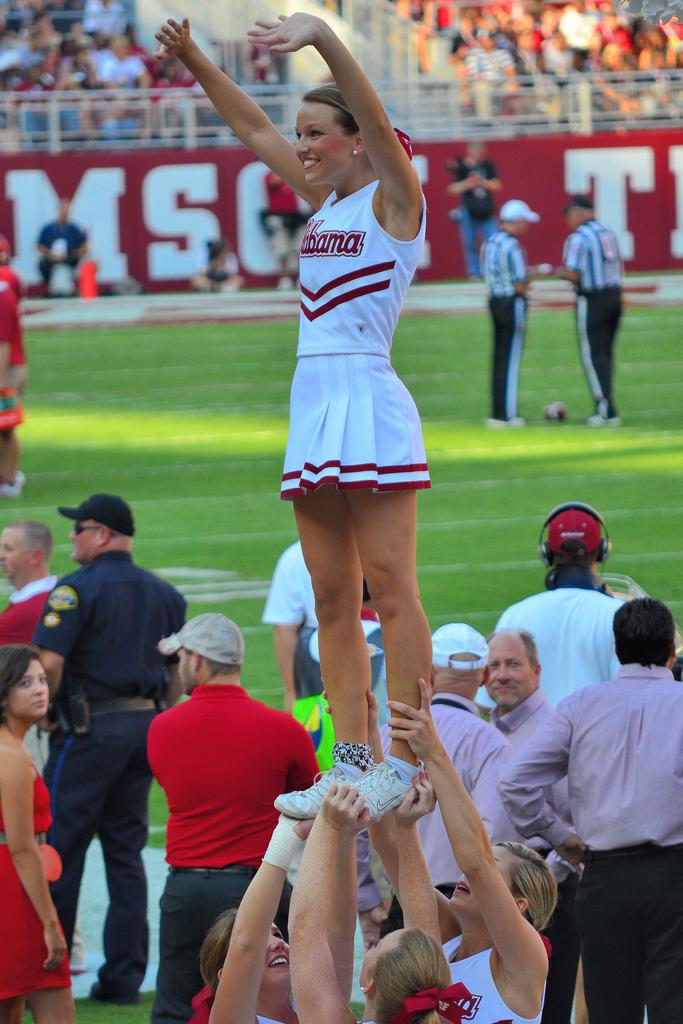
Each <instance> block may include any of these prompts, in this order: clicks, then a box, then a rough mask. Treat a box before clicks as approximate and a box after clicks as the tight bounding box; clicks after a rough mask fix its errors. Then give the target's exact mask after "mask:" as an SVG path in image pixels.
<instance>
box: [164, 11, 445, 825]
mask: <svg viewBox="0 0 683 1024" xmlns="http://www.w3.org/2000/svg"><path fill="white" fill-rule="evenodd" d="M156 38H157V40H158V41H159V43H160V44H161V51H160V56H165V55H166V53H169V54H172V55H173V56H176V57H178V58H179V59H180V60H181V61H182V62H183V64H184V65H185V66H186V67H187V69H188V71H190V72H191V73H192V74H193V75H194V76H195V78H196V79H197V81H198V82H199V83H200V85H201V86H202V88H203V89H204V91H205V93H206V95H207V96H208V97H209V99H210V100H211V102H212V103H213V105H214V107H215V108H216V110H217V112H218V113H219V115H220V116H221V117H222V118H223V120H224V121H225V123H226V124H227V125H228V127H229V128H230V129H231V130H232V131H233V132H234V134H235V135H236V136H237V137H238V138H239V139H240V140H241V142H242V143H243V144H244V145H245V146H246V147H248V148H249V149H250V150H252V152H253V153H254V154H255V155H256V156H257V157H258V158H259V159H260V160H262V161H263V162H264V163H265V164H266V165H267V166H268V167H269V168H270V169H271V170H272V171H274V172H275V173H276V174H278V175H279V176H280V177H281V178H283V179H284V181H286V182H287V184H288V185H290V186H291V188H292V189H294V191H295V192H296V193H297V194H298V195H299V196H301V197H302V199H304V200H305V201H306V202H307V203H309V204H310V205H311V206H312V207H313V209H314V210H315V211H316V212H315V213H314V214H313V216H312V217H311V220H310V221H309V224H308V228H307V231H306V235H305V237H304V240H303V244H302V248H301V261H300V279H301V317H300V327H299V345H298V351H297V366H296V371H295V374H294V380H293V383H292V390H291V404H290V425H289V437H288V441H287V451H286V455H285V465H284V472H283V474H282V486H281V495H282V497H283V498H287V499H291V500H292V501H293V504H294V512H295V516H296V523H297V528H298V531H299V537H300V539H301V545H302V548H303V553H304V558H305V560H306V565H307V566H308V569H309V572H310V574H311V578H312V582H313V589H314V592H315V599H316V614H317V617H318V622H319V631H320V632H319V638H320V662H321V670H322V676H323V679H324V681H325V686H326V689H327V693H328V695H329V698H330V704H331V705H332V708H333V719H334V728H335V736H336V740H337V742H336V744H335V748H334V758H335V764H334V766H333V767H332V768H331V769H330V771H329V772H326V773H325V774H324V775H323V776H322V777H321V778H320V780H319V781H318V782H317V783H316V784H315V785H314V786H313V787H312V788H311V789H309V790H306V791H304V792H299V793H288V794H285V795H284V796H282V797H279V798H278V800H277V801H276V806H277V807H278V809H279V810H280V811H282V812H283V813H285V814H287V815H289V816H290V817H297V818H308V817H313V816H314V815H315V814H316V813H317V811H318V809H319V807H320V805H321V803H322V800H323V798H324V796H325V793H326V792H327V790H328V789H329V786H330V784H331V783H332V782H333V781H334V782H336V783H338V784H344V783H346V784H351V785H354V786H356V787H357V788H358V789H359V790H360V792H361V794H362V796H363V797H364V799H365V800H366V802H367V806H368V808H369V811H370V814H371V816H372V817H373V818H378V817H381V815H382V814H383V813H384V812H385V811H387V810H389V809H390V808H393V807H396V806H398V804H400V803H401V801H402V800H403V798H404V796H405V794H406V793H407V792H408V790H409V789H410V785H411V779H412V777H413V775H414V774H415V768H414V766H415V764H416V759H415V757H414V755H413V754H412V752H411V750H410V748H409V747H408V745H407V743H405V742H404V741H403V740H397V741H395V742H394V743H392V749H391V756H390V757H389V758H388V760H387V761H385V762H383V763H382V764H381V765H377V766H376V765H374V763H373V760H372V754H371V751H370V747H369V745H368V735H367V707H366V701H365V692H366V690H367V689H368V687H369V685H370V664H369V658H368V651H367V644H366V642H365V638H364V634H363V630H362V628H361V623H360V606H361V595H362V580H363V576H365V579H366V580H367V583H368V587H369V589H370V593H371V594H372V596H373V602H374V604H375V606H376V608H377V611H378V613H379V617H380V621H381V624H382V634H383V637H384V649H385V654H386V667H387V682H388V689H389V695H390V697H391V698H393V699H394V700H397V701H402V702H403V703H405V704H409V705H412V706H413V707H417V706H419V693H418V686H417V680H418V679H419V678H420V677H422V678H428V677H429V676H428V674H429V671H430V666H431V637H430V631H429V626H428V624H427V620H426V618H425V615H424V612H423V610H422V606H421V604H420V598H419V593H418V587H417V578H416V568H415V557H416V554H415V539H416V504H417V502H416V492H417V490H419V489H421V488H426V487H429V486H430V483H429V472H428V467H427V463H426V458H425V451H424V445H423V441H422V432H421V428H420V421H419V417H418V413H417V410H416V408H415V403H414V402H413V400H412V398H411V396H410V394H409V393H408V391H407V389H406V388H405V386H404V385H403V384H402V382H401V381H400V380H399V378H398V377H397V375H396V373H395V371H394V370H393V368H392V366H391V362H390V350H391V342H392V336H393V333H394V330H395V327H396V323H397V321H398V317H399V314H400V311H401V306H402V304H403V301H404V298H405V294H406V291H407V289H408V285H409V284H410V281H411V279H412V277H413V274H414V273H415V268H416V266H417V263H418V260H419V257H420V254H421V252H422V247H423V244H424V236H425V218H426V207H425V200H424V196H423V195H422V189H421V187H420V183H419V181H418V177H417V173H416V171H415V169H414V167H413V165H412V163H411V161H410V158H409V157H410V140H409V139H408V138H407V136H404V135H403V133H401V132H398V131H395V130H394V128H393V127H392V125H391V122H390V121H389V118H388V116H387V114H386V111H385V110H384V107H383V106H382V103H381V101H380V99H379V97H378V96H377V94H376V92H375V90H374V89H373V87H372V85H371V84H370V82H369V80H368V79H367V77H366V76H365V74H364V73H363V71H362V69H361V67H360V66H359V64H357V62H356V61H355V60H354V58H353V57H352V56H351V54H350V53H349V51H348V50H347V49H346V47H345V46H344V45H343V43H342V42H341V41H340V40H339V39H338V37H337V36H336V35H335V33H334V32H333V31H332V30H331V29H330V28H329V26H328V25H327V24H326V23H325V22H324V21H322V20H321V19H320V18H316V17H313V16H310V15H307V14H294V15H292V16H291V17H288V18H280V20H279V21H278V22H275V23H270V22H257V23H256V27H255V28H254V29H253V30H252V31H251V32H250V33H249V38H250V41H251V42H258V43H261V44H263V45H266V46H268V47H270V49H271V50H272V51H273V52H274V53H293V52H295V51H297V50H300V49H302V48H303V47H305V46H312V47H313V48H314V49H316V50H317V51H318V53H319V54H320V56H321V57H322V58H323V60H324V61H325V63H326V64H327V66H328V68H329V70H330V73H331V75H332V77H333V78H334V81H335V84H334V85H324V86H321V87H319V88H315V89H312V90H311V91H310V92H307V93H306V94H305V95H304V97H303V101H302V104H301V107H300V109H299V112H298V115H297V119H296V142H295V143H294V144H292V143H290V142H288V141H287V140H286V139H285V138H284V137H283V136H282V135H281V134H280V132H279V131H278V130H277V129H276V128H275V126H274V125H273V124H272V122H271V121H270V120H269V119H268V117H267V116H266V114H265V113H264V112H263V111H262V110H261V108H260V107H258V106H257V104H256V103H254V102H253V101H252V100H251V99H250V98H249V97H248V96H247V95H246V94H245V93H244V92H243V91H242V90H241V89H240V88H239V86H237V85H236V84H235V83H234V82H233V81H231V80H230V79H229V78H228V77H227V76H226V75H225V74H224V73H223V72H222V71H220V70H219V69H218V68H217V67H216V66H215V65H214V64H213V62H212V61H211V60H209V58H208V57H207V56H206V55H205V54H204V53H203V52H202V51H201V50H200V48H199V47H198V46H197V44H196V43H195V42H194V41H193V39H192V38H191V36H190V26H189V22H188V20H187V19H186V18H185V19H183V21H182V23H179V22H177V21H175V20H173V19H169V20H168V21H167V22H166V24H164V25H163V26H162V28H161V29H160V31H159V33H158V34H157V37H156Z"/></svg>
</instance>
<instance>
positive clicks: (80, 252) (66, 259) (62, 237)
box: [38, 199, 88, 294]
mask: <svg viewBox="0 0 683 1024" xmlns="http://www.w3.org/2000/svg"><path fill="white" fill-rule="evenodd" d="M70 209H71V203H70V202H69V200H68V199H60V200H59V210H58V212H57V220H55V221H52V222H51V223H50V224H46V225H45V227H44V228H42V230H41V232H40V234H39V236H38V252H39V254H40V260H39V262H38V270H39V271H40V276H41V277H42V279H43V283H44V285H45V293H46V294H49V291H50V280H51V278H52V274H53V273H54V270H55V267H57V266H58V265H60V264H62V265H64V266H68V267H70V268H71V271H72V272H73V271H75V270H76V267H77V266H78V263H79V261H80V260H81V258H82V257H83V256H84V255H85V253H86V251H87V248H88V239H87V236H86V234H85V232H84V231H83V230H82V229H81V228H79V227H78V226H77V225H76V224H72V223H71V221H70V220H69V212H70Z"/></svg>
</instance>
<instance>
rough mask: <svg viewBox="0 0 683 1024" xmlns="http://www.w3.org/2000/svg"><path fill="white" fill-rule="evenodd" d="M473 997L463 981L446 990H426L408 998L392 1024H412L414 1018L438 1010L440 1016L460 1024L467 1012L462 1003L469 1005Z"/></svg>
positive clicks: (392, 1019)
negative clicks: (428, 1011) (419, 1014)
mask: <svg viewBox="0 0 683 1024" xmlns="http://www.w3.org/2000/svg"><path fill="white" fill-rule="evenodd" d="M471 997H472V993H471V992H470V990H469V989H468V988H466V986H465V985H463V983H462V982H461V981H458V982H456V984H455V985H449V986H448V988H444V989H438V988H426V989H424V991H423V992H416V993H415V994H414V995H412V996H406V998H405V999H404V1000H403V1009H401V1010H399V1011H398V1013H397V1014H396V1016H395V1017H392V1018H391V1024H410V1022H411V1021H412V1019H413V1017H415V1016H416V1015H417V1014H418V1013H426V1012H427V1010H436V1012H437V1013H438V1014H439V1016H441V1017H445V1018H446V1020H450V1021H451V1022H452V1024H460V1021H461V1020H462V1018H463V1014H464V1013H465V1010H466V1005H465V1006H460V1003H461V1002H464V1003H465V1004H467V1002H468V1001H469V1000H470V999H471Z"/></svg>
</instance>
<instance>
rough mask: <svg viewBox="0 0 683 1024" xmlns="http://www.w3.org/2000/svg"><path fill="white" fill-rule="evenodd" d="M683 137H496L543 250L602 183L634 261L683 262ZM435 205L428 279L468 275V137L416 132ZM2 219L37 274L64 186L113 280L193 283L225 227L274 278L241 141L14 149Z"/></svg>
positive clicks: (545, 252)
mask: <svg viewBox="0 0 683 1024" xmlns="http://www.w3.org/2000/svg"><path fill="white" fill-rule="evenodd" d="M682 143H683V140H682V138H681V135H680V133H677V132H673V131H665V130H662V131H650V132H637V133H635V132H634V133H628V134H623V135H592V136H587V137H582V136H558V137H555V136H553V137H545V138H534V139H510V140H505V141H495V142H491V143H490V144H489V146H488V156H489V157H490V158H491V159H492V160H493V161H494V163H495V164H496V166H497V168H498V173H499V177H500V179H501V181H502V191H501V192H500V193H499V197H498V198H499V200H500V202H502V201H504V200H506V199H511V198H519V199H524V200H525V201H526V202H528V203H529V205H530V206H531V207H532V209H534V210H536V211H538V213H540V215H541V222H540V224H538V225H533V226H532V227H531V230H530V231H529V234H528V235H527V236H526V239H525V245H526V248H527V252H528V255H529V259H530V261H531V262H532V263H535V262H549V263H553V264H557V263H559V261H560V259H561V254H562V245H563V240H564V238H565V236H566V233H567V232H566V228H565V225H564V219H563V216H562V208H563V205H564V203H565V202H566V199H567V196H568V194H569V193H571V192H592V194H593V196H594V198H595V203H596V210H597V215H598V217H599V218H600V219H601V220H604V221H605V222H606V223H607V224H609V225H610V226H611V227H612V228H614V229H615V231H616V232H617V235H618V237H619V241H620V244H621V249H622V253H623V255H624V258H625V261H626V268H627V269H628V270H639V271H644V270H672V269H676V268H679V269H680V268H683V144H682ZM414 150H415V164H416V166H417V168H418V170H419V173H420V175H421V177H422V180H423V183H424V190H425V193H426V196H427V203H428V206H429V220H428V227H427V246H426V249H425V254H424V258H423V261H422V265H421V267H420V270H419V279H420V280H423V281H436V280H443V279H448V278H453V277H460V276H463V275H464V266H463V258H462V249H461V245H460V241H459V238H458V228H457V222H455V221H453V220H452V219H449V218H448V211H449V209H452V208H453V207H454V206H455V202H454V200H453V198H452V197H449V196H448V195H447V193H446V186H447V184H448V182H449V180H450V176H449V173H448V171H447V170H446V168H445V164H446V162H447V161H448V160H449V159H451V158H452V157H453V156H455V155H457V154H462V153H463V152H464V144H463V143H462V142H452V143H420V142H419V141H416V142H415V143H414ZM0 173H1V174H2V193H1V195H0V231H1V232H3V233H4V234H6V235H7V236H8V237H9V238H10V240H11V242H12V244H13V248H14V253H15V265H16V268H17V270H18V271H19V272H20V273H21V274H22V275H23V276H24V278H25V279H26V280H27V281H28V282H29V284H35V283H36V282H37V281H38V272H37V253H36V239H37V237H38V233H39V231H40V228H41V227H42V226H43V225H44V224H45V223H47V222H48V221H50V220H51V219H52V218H53V216H54V213H55V210H56V204H57V198H58V197H59V196H68V197H72V198H73V206H72V219H73V220H74V221H75V222H76V223H78V224H80V225H81V226H83V227H85V228H86V230H87V231H88V235H89V238H90V245H91V251H92V254H93V256H94V258H95V259H96V261H97V263H98V268H99V269H98V277H99V280H100V282H101V283H103V284H107V283H111V282H115V281H120V280H122V279H124V278H126V277H133V278H135V279H136V280H137V281H139V282H140V283H141V284H142V285H143V286H144V287H145V288H146V289H148V290H150V291H162V290H173V289H178V288H185V287H187V281H188V278H189V277H190V276H191V275H192V274H193V273H195V272H196V270H197V269H198V268H199V267H200V265H201V264H202V261H203V259H204V256H205V253H206V242H207V241H208V240H210V239H213V238H217V237H218V236H221V235H223V236H227V237H228V238H230V239H231V240H232V241H233V243H234V245H235V246H236V248H237V253H238V256H239V259H240V263H241V265H242V268H243V272H244V274H245V276H246V278H247V280H248V282H249V284H250V285H254V286H258V285H272V284H273V283H274V282H275V280H276V265H275V261H274V259H273V256H272V254H271V252H270V249H269V247H268V243H267V239H266V237H265V235H264V233H263V230H262V227H261V220H260V213H261V211H262V209H263V207H264V203H265V187H264V175H265V168H264V166H263V164H261V163H259V162H257V161H255V160H254V157H253V156H252V155H251V154H250V153H248V152H247V151H245V150H243V149H221V150H216V149H202V150H193V151H187V150H156V151H150V150H144V151H129V152H106V153H100V152H97V153H68V154H66V153H65V154H58V155H51V156H44V155H42V154H41V155H40V158H38V157H37V156H36V155H35V154H34V155H21V156H5V157H3V161H2V165H1V170H0Z"/></svg>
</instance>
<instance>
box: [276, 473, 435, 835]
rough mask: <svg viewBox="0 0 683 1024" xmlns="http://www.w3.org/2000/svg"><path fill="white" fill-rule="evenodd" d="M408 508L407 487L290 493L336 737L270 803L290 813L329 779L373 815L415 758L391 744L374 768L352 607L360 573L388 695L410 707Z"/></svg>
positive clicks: (365, 664)
mask: <svg viewBox="0 0 683 1024" xmlns="http://www.w3.org/2000/svg"><path fill="white" fill-rule="evenodd" d="M415 509H416V499H415V495H414V493H411V492H409V491H395V492H390V493H388V494H382V495H377V494H371V493H369V492H367V491H365V492H362V491H350V492H349V491H339V490H337V489H336V488H334V487H323V488H321V489H320V490H319V491H316V492H314V493H313V494H309V495H306V496H304V497H302V498H295V512H296V519H297V526H298V528H299V537H300V539H301V546H302V549H303V552H304V558H305V560H306V564H307V566H308V569H309V572H310V573H311V578H312V581H313V590H314V593H315V597H316V614H317V615H318V628H319V642H320V667H321V671H322V677H323V681H324V683H325V686H326V688H327V691H328V694H329V697H330V704H331V707H332V710H333V717H334V727H335V738H336V743H335V746H334V757H335V764H334V766H333V767H332V768H331V769H330V771H328V772H327V773H326V774H325V775H324V776H322V778H321V779H319V781H318V782H316V783H315V785H314V786H312V787H311V788H310V789H308V790H303V791H300V792H295V793H285V794H283V795H282V796H279V797H278V798H277V800H276V801H275V806H276V807H277V808H278V810H280V811H281V812H282V813H283V814H287V815H289V816H290V817H294V818H307V817H314V816H315V814H316V813H317V811H318V809H319V807H320V805H321V803H322V800H323V799H324V796H325V793H326V792H327V790H328V788H329V786H330V783H331V782H333V781H337V782H347V783H349V782H350V783H351V784H352V785H355V786H357V787H358V789H359V791H360V792H361V793H362V794H363V796H364V797H365V800H366V803H367V805H368V808H369V810H370V813H371V816H372V817H373V818H375V819H376V818H379V817H381V816H382V814H383V813H384V812H385V811H387V810H390V809H391V808H392V807H395V806H398V804H399V803H400V802H401V801H402V799H403V797H404V796H405V794H406V793H407V791H408V790H409V789H410V785H411V781H412V777H413V774H414V767H415V764H416V759H415V757H414V756H413V754H412V752H411V751H410V748H409V747H408V745H407V744H406V743H402V742H393V743H392V750H391V754H390V755H389V757H388V759H387V760H386V761H384V762H383V763H382V764H381V765H378V766H374V765H373V762H372V754H371V751H370V747H369V746H368V744H367V705H366V701H365V692H366V690H367V688H368V687H369V684H370V667H369V659H368V651H367V644H366V642H365V637H364V634H363V631H362V628H361V627H360V606H361V583H362V576H363V573H364V574H365V577H366V579H367V582H368V588H369V590H370V594H371V595H372V598H373V604H374V605H375V607H376V609H377V611H378V612H379V616H380V623H381V625H382V633H383V637H384V650H385V654H386V658H387V679H388V681H389V686H390V695H391V696H392V697H393V698H394V699H395V700H402V701H404V702H405V703H410V704H412V705H413V706H414V707H417V706H419V689H418V686H417V680H418V678H420V677H422V678H428V677H429V671H430V667H431V635H430V632H429V626H428V624H427V621H426V618H425V615H424V612H423V610H422V607H421V605H420V600H419V595H418V590H417V582H416V573H415ZM384 617H386V618H384ZM385 622H386V625H385ZM368 769H370V770H368Z"/></svg>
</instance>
